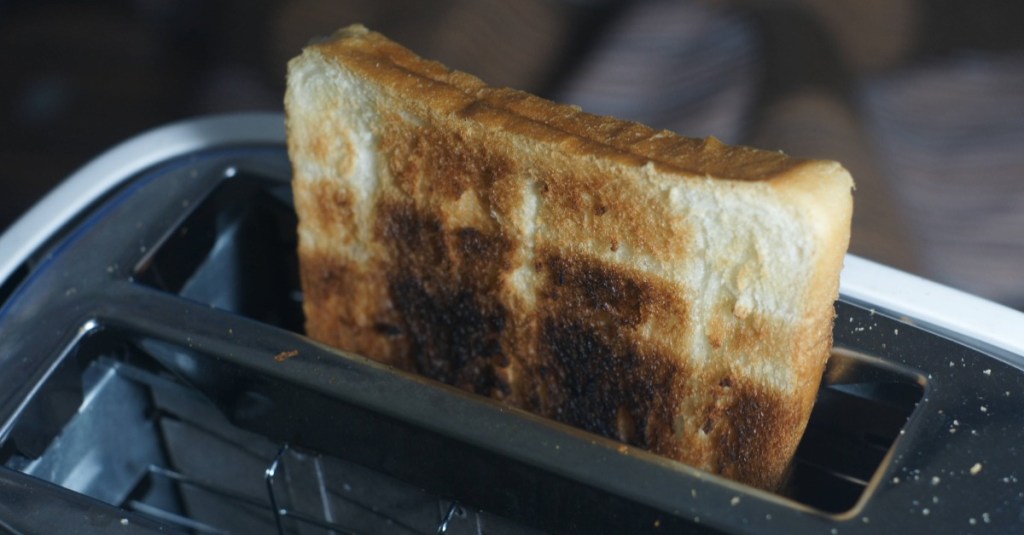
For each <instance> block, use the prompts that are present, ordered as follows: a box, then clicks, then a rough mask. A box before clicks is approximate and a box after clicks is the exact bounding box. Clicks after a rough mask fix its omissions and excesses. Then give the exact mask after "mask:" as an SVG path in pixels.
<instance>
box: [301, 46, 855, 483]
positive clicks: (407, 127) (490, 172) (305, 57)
mask: <svg viewBox="0 0 1024 535" xmlns="http://www.w3.org/2000/svg"><path fill="white" fill-rule="evenodd" d="M286 111H287V116H288V134H289V135H288V143H289V152H290V155H291V158H292V161H293V165H294V171H295V173H294V174H295V178H294V190H295V198H296V208H297V211H298V214H299V218H300V227H299V237H300V246H299V256H300V262H301V275H302V283H303V292H304V298H305V301H304V307H305V312H306V317H307V332H308V334H309V335H310V336H311V337H313V338H315V339H318V340H320V341H323V342H325V343H328V344H331V345H333V346H336V347H339V348H342V349H345V350H348V351H353V352H356V353H360V354H363V355H365V356H368V357H370V358H373V359H376V360H379V361H381V362H385V363H389V364H392V365H394V366H396V367H399V368H402V369H405V370H409V371H415V372H418V373H422V374H425V375H427V376H430V377H433V378H435V379H438V380H441V381H444V382H447V383H449V384H453V385H456V386H459V387H461V388H464V389H466V390H469V391H472V392H476V393H478V394H481V395H486V396H491V397H494V398H496V399H499V400H502V401H504V402H506V403H509V404H512V405H515V406H518V407H521V408H524V409H527V410H530V411H532V412H536V413H539V414H542V415H545V416H549V417H552V418H555V419H558V420H560V421H563V422H565V423H568V424H571V425H576V426H579V427H582V428H585V429H588V430H590V431H593V432H597V433H601V434H603V435H606V436H609V437H612V438H616V439H619V440H622V441H624V442H627V443H629V444H633V445H636V446H639V447H643V448H647V449H649V450H651V451H654V452H656V453H660V454H663V455H666V456H668V457H671V458H674V459H677V460H680V461H682V462H685V463H688V464H690V465H693V466H695V467H698V468H701V469H704V470H708V471H711V472H713V473H716V474H720V475H723V476H725V477H729V478H732V479H735V480H738V481H741V482H745V483H749V484H752V485H755V486H759V487H762V488H775V487H777V486H778V485H780V484H781V482H782V480H783V478H784V477H785V474H786V471H787V467H788V465H789V463H790V461H791V459H792V456H793V453H794V452H795V449H796V446H797V443H798V442H799V439H800V436H801V435H802V433H803V429H804V427H805V426H806V423H807V419H808V417H809V415H810V410H811V408H812V405H813V402H814V399H815V395H816V392H817V387H818V382H819V380H820V377H821V373H822V370H823V367H824V364H825V361H826V359H827V357H828V354H829V351H830V348H831V326H832V320H833V316H834V311H833V308H832V307H833V302H834V300H835V298H836V296H837V292H838V279H839V271H840V269H841V267H842V258H843V254H844V253H845V250H846V247H847V244H848V240H849V228H850V215H851V211H852V199H851V188H852V180H851V179H850V177H849V174H848V173H847V172H846V171H845V170H844V169H842V167H841V166H839V165H838V164H836V163H834V162H823V161H817V160H803V159H795V158H790V157H788V156H786V155H783V154H781V153H776V152H766V151H760V150H756V149H750V148H745V147H732V146H727V145H724V144H722V143H720V142H718V141H717V140H714V139H713V138H709V139H705V140H697V139H690V138H684V137H681V136H678V135H675V134H672V133H670V132H666V131H661V132H658V131H655V130H653V129H650V128H648V127H645V126H642V125H638V124H635V123H630V122H625V121H620V120H617V119H612V118H608V117H599V116H595V115H590V114H587V113H584V112H582V111H580V110H579V109H577V108H574V107H571V106H565V105H559V104H555V103H552V102H549V101H546V100H543V99H540V98H538V97H535V96H532V95H528V94H525V93H522V92H519V91H514V90H511V89H496V88H489V87H487V86H486V84H484V83H483V82H482V81H480V80H479V79H477V78H474V77H472V76H470V75H467V74H464V73H460V72H456V71H450V70H448V69H447V68H445V67H444V66H442V65H441V64H439V63H436V62H430V61H426V60H423V59H421V58H419V57H417V56H416V55H415V54H413V53H412V52H410V51H408V50H406V49H405V48H402V47H401V46H399V45H397V44H395V43H393V42H391V41H389V40H387V39H386V38H385V37H383V36H381V35H379V34H376V33H373V32H370V31H368V30H366V29H365V28H363V27H361V26H353V27H349V28H346V29H344V30H341V31H339V32H338V33H337V34H335V35H334V36H333V37H332V38H331V39H329V40H327V41H325V42H322V43H319V44H316V45H312V46H310V47H308V48H307V49H306V50H305V51H304V52H303V54H302V55H301V56H299V57H298V58H296V59H294V60H293V61H292V62H291V63H290V65H289V82H288V92H287V95H286Z"/></svg>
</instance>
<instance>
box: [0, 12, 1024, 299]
mask: <svg viewBox="0 0 1024 535" xmlns="http://www.w3.org/2000/svg"><path fill="white" fill-rule="evenodd" d="M694 3H695V4H701V5H706V6H707V8H708V9H714V10H721V11H723V12H729V13H731V14H739V16H741V17H744V20H749V21H751V24H752V27H754V28H756V30H757V35H758V36H759V39H762V43H763V44H764V48H765V49H766V52H764V54H762V56H760V60H759V61H758V65H760V67H761V69H760V70H759V71H758V72H757V73H756V82H755V84H756V87H755V88H754V91H753V92H752V94H753V95H755V97H754V98H753V99H752V100H751V103H750V106H749V107H745V108H744V113H745V115H746V116H747V117H748V122H747V123H745V124H746V125H747V126H746V127H744V129H743V130H742V132H743V134H742V135H741V136H738V139H727V140H726V141H731V142H739V143H751V144H756V145H758V146H762V147H765V148H772V149H776V148H780V149H786V150H787V151H788V152H791V153H795V154H798V155H802V156H813V157H827V158H836V159H840V160H841V161H843V163H844V164H846V165H847V167H849V168H850V169H851V170H852V171H854V175H855V178H857V180H858V187H859V188H861V189H862V191H859V197H858V220H857V222H856V224H855V234H854V243H853V251H854V252H856V253H858V254H862V255H864V256H867V257H869V258H873V259H876V260H879V261H882V262H884V263H887V264H891V265H895V266H898V267H901V268H904V269H907V270H911V271H916V272H920V273H923V274H925V275H930V274H931V271H930V270H929V265H928V262H934V261H935V260H934V258H931V259H928V258H925V259H922V257H920V256H919V255H917V254H916V253H915V252H914V250H915V242H916V241H917V238H915V237H913V234H912V233H911V232H909V231H904V230H903V227H904V226H905V225H904V222H903V221H902V218H901V212H902V210H901V208H900V207H899V206H898V205H896V204H894V203H893V202H892V201H891V199H890V197H892V196H891V195H890V193H891V192H890V191H889V189H887V188H888V186H887V185H886V184H885V183H884V181H881V180H876V179H875V178H872V174H873V171H872V165H873V164H872V163H871V162H870V161H867V160H870V159H871V156H870V154H868V153H869V151H867V150H864V151H859V152H858V151H856V150H855V151H852V152H851V151H850V150H849V146H850V145H851V143H852V144H856V142H851V141H850V139H851V138H850V137H848V136H846V135H845V134H844V132H845V131H844V130H843V128H844V127H841V126H840V127H836V129H833V130H831V131H833V132H838V133H836V134H835V135H834V136H832V137H831V138H829V136H825V137H826V138H827V139H820V136H819V139H816V140H811V139H804V140H801V138H800V134H801V130H800V129H801V128H805V127H806V124H805V122H804V123H801V121H793V120H788V121H787V119H786V118H783V119H782V120H779V119H778V114H773V113H774V112H773V110H780V109H788V108H785V107H780V106H781V105H782V104H785V103H786V102H787V99H790V98H791V97H792V96H793V95H802V94H806V93H807V91H808V90H812V92H813V91H817V92H819V93H821V94H825V95H827V96H828V98H833V99H835V101H836V102H838V103H840V105H841V106H846V107H845V108H843V107H841V108H839V109H842V110H847V109H848V108H849V111H850V113H851V114H852V116H856V106H853V107H852V108H850V102H851V100H850V99H849V94H850V92H851V90H852V88H855V87H856V86H857V84H858V80H860V79H862V78H865V77H872V76H879V75H885V74H886V73H890V72H897V71H899V69H905V68H908V67H911V66H914V65H917V64H921V63H922V62H927V61H930V60H934V59H935V58H942V57H946V56H950V55H955V54H957V53H961V52H963V51H969V52H971V53H977V54H992V55H1005V54H1019V53H1020V51H1021V50H1022V49H1024V37H1022V36H1024V32H1022V31H1021V30H1020V24H1021V23H1022V22H1024V2H1015V1H1005V2H998V1H992V0H985V1H978V2H953V1H936V2H926V1H924V0H918V1H913V0H894V1H890V2H882V1H876V0H864V1H861V0H849V1H845V2H844V1H839V0H835V1H832V0H791V1H777V2H769V1H757V0H750V1H732V2H729V1H719V2H711V1H706V2H694ZM636 5H638V3H630V2H614V1H593V0H592V1H587V0H574V1H558V0H521V1H508V2H504V1H497V0H483V1H475V0H465V1H459V0H450V1H441V2H418V1H403V0H390V1H372V0H346V1H335V2H318V1H314V0H296V1H290V2H284V1H272V0H252V1H219V2H213V1H204V0H98V1H92V2H81V1H56V0H42V1H27V0H0V73H2V74H0V80H2V82H0V229H3V228H5V227H6V226H8V225H9V224H10V223H12V222H13V221H14V220H15V219H16V218H17V216H18V215H20V214H21V213H22V212H23V211H24V210H26V209H27V208H28V207H30V206H31V205H32V204H33V203H34V202H35V201H36V200H38V199H39V198H40V197H41V196H42V195H43V194H45V193H46V192H47V191H48V190H50V189H52V188H53V187H54V186H55V185H56V184H57V183H59V182H60V181H61V180H62V179H64V178H66V177H67V176H68V175H69V174H70V173H71V172H73V171H74V170H75V169H76V168H78V167H79V166H81V165H82V164H84V163H85V162H87V161H88V160H89V159H90V158H92V157H94V156H96V155H98V154H99V153H101V152H102V151H103V150H105V149H107V148H110V147H111V146H112V145H114V144H116V143H117V142H119V141H122V140H125V139H127V138H129V137H131V136H133V135H135V134H138V133H140V132H143V131H145V130H147V129H150V128H153V127H155V126H159V125H162V124H165V123H167V122H170V121H174V120H178V119H183V118H188V117H193V116H197V115H203V114H209V113H219V112H229V111H239V110H279V109H281V100H282V96H283V91H284V76H285V63H286V62H287V59H288V58H289V57H292V56H293V55H295V54H297V53H298V52H299V50H300V49H301V46H302V45H303V43H305V42H306V41H307V40H308V39H309V38H311V37H313V36H317V35H323V34H326V33H329V32H331V31H332V30H334V29H336V28H338V27H341V26H344V25H347V24H349V23H352V22H363V23H365V24H367V25H368V26H370V27H371V28H372V29H376V30H379V31H382V32H384V33H386V34H388V35H389V36H390V37H392V38H394V39H396V40H398V41H400V42H402V43H403V44H406V45H407V46H409V47H410V48H413V49H414V50H416V51H417V52H419V53H420V54H422V55H424V56H426V57H430V58H433V59H439V60H441V61H443V62H445V63H447V64H449V65H450V66H452V67H456V68H461V69H464V70H467V71H469V72H472V73H474V74H477V75H479V76H481V77H482V78H484V80H486V81H488V82H490V83H492V84H495V85H509V86H513V87H517V88H521V89H526V90H530V91H533V92H537V93H540V94H542V95H546V96H553V97H556V98H557V97H558V96H559V95H561V94H564V91H565V88H566V87H568V86H570V85H571V84H572V82H573V80H574V77H575V76H577V75H578V74H579V73H580V72H581V70H580V69H581V65H587V60H588V58H590V59H592V58H593V57H594V51H595V50H597V49H599V48H600V45H601V44H602V43H604V42H606V41H607V40H608V39H609V38H610V36H611V35H612V32H613V31H614V30H615V28H616V22H617V21H618V20H621V19H622V18H623V17H625V16H627V15H628V14H629V13H630V10H632V9H634V8H635V6H636ZM592 111H597V112H601V111H602V110H592ZM1007 111H1008V113H1013V112H1016V113H1018V114H1024V110H1007ZM825 115H827V114H821V115H814V114H811V116H810V117H811V119H810V120H811V121H812V122H813V121H816V120H817V119H816V117H819V116H820V117H822V119H821V120H822V121H826V120H829V119H828V117H825ZM840 115H842V113H840ZM627 118H631V117H627ZM833 119H834V118H833ZM840 123H841V121H839V122H836V124H840ZM801 125H802V126H801ZM656 126H660V125H656ZM684 133H686V134H690V135H704V134H703V133H699V132H696V133H691V132H684ZM794 140H795V141H794ZM830 143H831V145H830ZM865 154H867V155H866V156H865ZM1021 180H1024V177H1021ZM1022 184H1024V182H1022ZM1021 209H1022V210H1024V207H1021ZM1022 230H1024V229H1022ZM933 276H934V275H933ZM939 278H940V279H941V278H942V277H939ZM946 278H947V279H955V277H953V276H950V277H946ZM1022 279H1024V277H1022ZM944 282H947V283H950V284H954V285H959V286H963V287H967V288H968V289H970V288H971V285H970V283H969V282H966V283H964V284H959V282H958V281H957V280H945V281H944ZM1022 285H1024V282H1022ZM990 297H993V298H996V299H999V298H1000V296H998V295H990ZM1006 301H1007V302H1012V298H1007V300H1006ZM1014 304H1016V303H1014Z"/></svg>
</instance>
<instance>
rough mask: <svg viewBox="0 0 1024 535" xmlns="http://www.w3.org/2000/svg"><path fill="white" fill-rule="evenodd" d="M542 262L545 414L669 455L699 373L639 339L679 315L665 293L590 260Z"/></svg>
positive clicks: (550, 258)
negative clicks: (646, 327)
mask: <svg viewBox="0 0 1024 535" xmlns="http://www.w3.org/2000/svg"><path fill="white" fill-rule="evenodd" d="M541 258H542V260H541V261H540V262H538V265H537V269H538V270H539V271H542V272H543V283H542V286H541V288H540V296H539V299H540V303H542V304H541V305H540V306H539V309H540V310H541V314H540V319H539V321H540V326H539V337H538V348H537V355H538V360H539V373H540V375H541V383H542V384H544V385H545V387H546V388H547V392H546V395H545V396H544V400H545V402H544V403H545V406H544V407H541V408H540V411H539V412H542V413H544V414H548V415H550V416H553V417H554V418H556V419H558V420H560V421H563V422H565V423H568V424H570V425H575V426H578V427H581V428H583V429H587V430H589V431H593V432H596V433H600V434H602V435H605V436H608V437H611V438H616V439H619V440H621V441H623V442H627V443H629V444H632V445H636V446H640V447H643V448H649V449H653V450H655V451H658V450H661V451H662V452H665V451H667V449H668V448H669V446H670V444H668V442H671V435H672V422H673V419H674V418H675V416H676V413H677V411H678V407H679V406H680V404H681V402H682V397H683V396H685V395H686V387H685V385H686V381H687V379H688V378H689V377H690V374H691V371H690V370H689V369H688V368H687V366H686V363H685V362H684V361H683V360H682V359H679V358H673V357H672V356H670V355H665V354H663V353H662V352H661V351H660V350H658V349H657V348H655V347H654V346H653V344H647V343H645V342H644V341H643V340H642V339H641V338H640V337H639V336H637V335H636V334H635V328H636V327H638V326H640V325H641V324H642V323H644V322H645V321H648V320H649V319H650V318H651V315H652V314H658V313H659V312H665V309H666V308H671V307H670V303H669V302H668V300H667V299H666V296H665V295H663V293H664V291H663V289H660V288H656V287H655V286H654V284H653V283H652V282H651V281H649V280H645V279H641V278H638V277H635V276H633V275H632V274H630V273H628V272H626V271H625V270H622V269H618V268H615V267H613V266H611V265H607V264H604V263H601V262H600V261H597V260H593V259H588V258H585V257H582V256H574V257H565V256H560V255H558V254H556V253H550V252H549V253H547V254H542V255H541ZM680 317H682V316H680ZM681 328H682V326H681Z"/></svg>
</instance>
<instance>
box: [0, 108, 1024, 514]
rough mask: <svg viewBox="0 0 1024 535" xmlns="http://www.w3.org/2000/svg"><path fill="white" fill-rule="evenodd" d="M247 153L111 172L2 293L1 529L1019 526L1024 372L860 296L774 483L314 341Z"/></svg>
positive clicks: (849, 302) (219, 146)
mask: <svg viewBox="0 0 1024 535" xmlns="http://www.w3.org/2000/svg"><path fill="white" fill-rule="evenodd" d="M265 120H266V119H264V121H265ZM271 120H273V119H271ZM278 120H279V119H278ZM225 121H228V122H229V123H230V122H231V121H235V122H236V123H237V122H238V119H237V118H236V119H227V120H225ZM242 122H243V123H244V121H242ZM236 131H237V130H236ZM278 135H279V134H278ZM238 137H239V136H238V135H237V134H234V135H233V136H227V139H226V140H224V139H222V140H221V141H220V142H218V143H207V144H205V145H204V146H202V147H198V148H196V147H193V148H192V149H189V150H185V151H178V153H177V154H173V155H171V156H168V157H166V158H161V159H158V160H156V161H153V162H150V163H149V164H147V165H146V166H145V169H144V170H141V172H139V171H140V170H136V172H133V173H132V174H131V175H130V176H125V177H122V178H121V179H120V180H118V183H119V184H120V185H119V186H118V187H116V188H110V189H109V191H108V192H107V194H106V195H104V196H103V197H102V198H100V200H98V201H96V202H95V203H93V204H92V205H91V206H90V207H89V208H88V209H83V210H81V211H80V212H76V213H77V214H78V215H77V216H76V217H75V218H74V220H73V221H72V222H71V223H68V224H66V225H64V226H63V231H62V232H60V233H54V234H53V236H52V238H51V239H50V240H49V241H48V242H47V243H46V244H45V245H44V246H39V247H37V248H35V249H34V252H33V254H31V255H30V256H28V257H27V258H26V260H25V261H24V262H22V263H21V264H19V266H20V269H18V270H17V271H12V272H10V273H9V274H8V277H7V279H6V280H5V281H3V285H2V286H0V298H3V299H4V300H3V302H2V304H0V464H2V465H3V468H0V530H2V529H3V528H6V529H7V530H9V531H12V532H14V533H19V532H35V531H40V530H49V531H53V530H59V531H63V532H72V531H78V532H115V531H117V532H121V531H123V530H126V529H129V530H131V529H135V530H139V531H146V530H173V529H181V530H185V531H192V532H198V533H217V532H238V533H257V532H270V533H272V532H284V533H377V532H381V533H385V532H386V533H437V532H442V531H443V532H446V533H529V532H534V531H556V532H559V531H566V532H584V533H594V532H620V533H625V532H630V533H635V532H644V531H652V532H662V533H676V532H687V533H688V532H699V531H704V532H710V533H716V532H737V533H739V532H751V533H754V532H756V533H765V532H771V531H774V532H780V533H792V532H798V531H817V532H826V533H827V532H833V533H853V532H863V533H868V532H877V531H878V530H882V531H893V530H898V529H908V530H915V531H921V530H927V531H929V532H941V531H947V532H957V533H959V532H970V531H979V532H980V531H985V530H992V531H994V532H1000V531H1005V530H1007V529H1010V528H1013V527H1016V528H1019V527H1020V526H1021V525H1022V522H1024V518H1022V515H1024V483H1021V482H1020V481H1019V479H1018V477H1019V476H1021V474H1019V472H1020V469H1019V468H1018V466H1019V465H1020V464H1021V463H1020V462H1019V459H1018V455H1019V453H1018V450H1017V448H1018V444H1019V443H1020V442H1021V440H1020V439H1021V438H1022V437H1024V422H1022V421H1020V419H1019V417H1018V416H1017V415H1019V414H1020V410H1021V408H1024V405H1022V401H1021V398H1022V397H1024V388H1021V387H1022V386H1024V374H1022V365H1021V362H1022V359H1021V357H1020V356H1019V355H1015V354H1012V353H1010V352H1007V351H1006V350H1004V349H1001V348H999V347H995V346H986V345H984V344H973V345H972V344H967V343H964V342H963V341H962V340H958V339H957V337H956V335H955V333H953V334H951V333H948V332H945V333H942V332H940V333H938V334H937V331H941V329H937V328H934V327H932V326H929V325H918V324H915V320H914V319H913V318H899V317H898V316H895V315H894V314H891V313H889V312H887V311H886V310H883V309H876V308H875V307H874V306H873V305H872V304H870V303H863V302H858V301H857V299H856V298H855V297H850V296H844V297H843V298H842V299H841V301H840V302H839V303H838V304H837V312H838V318H837V322H836V328H835V341H836V348H837V349H836V352H835V354H834V356H833V358H832V359H831V362H830V364H829V367H828V370H827V372H826V375H825V377H824V380H823V387H822V389H821V391H820V394H819V399H818V402H817V405H816V408H815V412H814V414H813V416H812V419H811V423H810V425H809V426H808V431H807V433H806V436H805V438H804V440H803V442H802V443H801V446H800V448H799V450H798V453H797V461H796V463H795V466H794V473H793V477H792V483H791V485H790V486H789V487H788V488H786V489H784V490H783V491H782V492H780V493H779V494H771V493H767V492H764V491H760V490H756V489H751V488H748V487H745V486H742V485H738V484H736V483H733V482H730V481H726V480H723V479H720V478H717V477H714V476H711V475H708V474H704V473H702V472H699V471H697V470H693V469H691V468H689V467H686V466H683V465H680V464H678V463H675V462H672V461H668V460H666V459H662V458H659V457H657V456H653V455H650V454H648V453H646V452H643V451H639V450H636V449H633V448H628V449H626V450H625V453H623V451H621V448H620V445H619V444H617V443H615V442H613V441H611V440H608V439H604V438H601V437H597V436H593V435H590V434H588V433H584V432H581V431H579V430H575V429H572V428H569V427H566V426H563V425H560V424H558V423H555V422H551V421H548V420H545V419H542V418H538V417H535V416H533V415H530V414H526V413H523V412H521V411H517V410H513V409H509V408H507V407H504V406H502V405H500V404H498V403H495V402H492V401H490V400H486V399H480V398H477V397H475V396H471V395H469V394H466V393H464V392H461V391H458V390H455V389H452V388H449V387H446V386H443V385H439V384H436V383H433V382H431V381H428V380H425V379H422V378H419V377H415V376H410V375H407V374H403V373H400V372H396V371H394V370H391V369H389V368H386V367H384V366H380V365H378V364H376V363H373V362H370V361H367V360H365V359H362V358H360V357H358V356H354V355H348V354H344V353H339V352H336V351H333V350H330V349H328V348H325V347H322V346H320V345H318V344H316V343H314V342H312V341H310V340H308V339H306V338H305V337H303V336H302V335H301V323H302V315H301V293H300V291H299V287H298V283H297V279H298V277H297V261H296V258H295V252H294V251H295V215H294V211H293V209H292V207H291V204H290V187H289V183H288V180H289V176H290V169H289V164H288V160H287V154H286V152H285V150H284V148H283V146H282V145H281V144H280V141H276V142H274V141H273V140H271V142H269V143H267V142H252V141H245V142H240V141H239V139H238ZM242 137H244V136H242ZM271 137H273V136H271ZM0 245H2V242H0Z"/></svg>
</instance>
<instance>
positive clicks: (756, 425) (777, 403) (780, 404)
mask: <svg viewBox="0 0 1024 535" xmlns="http://www.w3.org/2000/svg"><path fill="white" fill-rule="evenodd" d="M704 388H705V389H706V390H707V392H706V393H705V394H704V395H705V396H706V397H705V399H710V400H712V402H711V404H710V405H708V406H706V407H705V408H704V410H703V411H702V413H701V415H700V418H701V420H702V421H703V423H702V424H701V432H702V433H703V434H704V435H706V437H707V440H708V441H709V443H710V447H711V448H712V449H713V451H715V452H717V455H716V456H715V457H714V461H713V463H712V465H711V466H709V467H708V470H709V471H711V472H713V473H716V474H721V475H723V476H726V477H728V478H730V479H735V480H738V481H745V482H747V483H749V484H751V485H754V486H757V487H761V488H768V489H771V488H775V487H777V486H778V485H779V484H780V481H779V479H778V478H779V477H780V476H782V475H784V473H785V470H786V468H787V466H788V464H789V459H788V458H783V457H781V456H780V454H779V451H780V450H781V449H784V446H785V444H783V443H780V437H784V436H786V433H785V431H787V430H789V429H792V428H793V427H794V426H798V425H799V418H798V417H797V409H796V407H795V406H788V407H787V406H786V404H785V403H784V400H783V398H782V397H781V396H780V394H779V393H778V392H775V391H772V390H769V389H766V388H764V387H763V386H760V385H757V384H755V383H752V382H751V381H749V380H746V379H741V378H733V377H732V376H731V375H729V374H726V375H724V376H723V377H722V378H721V379H719V381H718V382H717V384H716V383H714V382H710V383H706V384H704Z"/></svg>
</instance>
